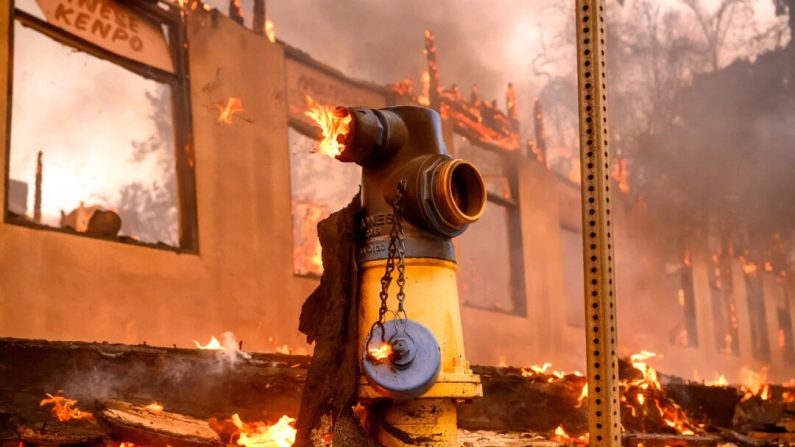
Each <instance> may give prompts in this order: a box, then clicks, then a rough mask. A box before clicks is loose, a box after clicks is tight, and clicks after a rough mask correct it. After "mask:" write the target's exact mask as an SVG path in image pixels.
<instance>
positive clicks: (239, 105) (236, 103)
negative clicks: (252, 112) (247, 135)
mask: <svg viewBox="0 0 795 447" xmlns="http://www.w3.org/2000/svg"><path fill="white" fill-rule="evenodd" d="M215 106H216V107H218V112H220V113H219V115H218V119H217V120H216V121H217V122H219V123H226V124H232V117H233V116H235V114H236V113H240V112H242V111H243V102H242V101H241V100H240V98H237V97H235V96H233V97H231V98H229V100H228V101H227V102H226V105H224V104H223V103H219V104H216V105H215Z"/></svg>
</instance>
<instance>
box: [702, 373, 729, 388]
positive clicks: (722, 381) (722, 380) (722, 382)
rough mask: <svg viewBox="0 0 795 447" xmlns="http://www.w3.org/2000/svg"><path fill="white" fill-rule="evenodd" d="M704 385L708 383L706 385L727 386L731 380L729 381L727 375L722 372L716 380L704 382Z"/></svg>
mask: <svg viewBox="0 0 795 447" xmlns="http://www.w3.org/2000/svg"><path fill="white" fill-rule="evenodd" d="M704 385H706V386H718V387H727V386H729V381H728V380H726V376H724V375H723V374H721V375H720V376H718V378H717V379H715V380H712V381H708V382H704Z"/></svg>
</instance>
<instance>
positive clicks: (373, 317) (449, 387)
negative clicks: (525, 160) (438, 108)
mask: <svg viewBox="0 0 795 447" xmlns="http://www.w3.org/2000/svg"><path fill="white" fill-rule="evenodd" d="M347 111H348V113H350V114H351V115H352V121H351V132H350V134H349V135H348V136H347V140H346V143H345V150H344V151H343V152H342V153H341V154H340V155H339V156H338V157H337V158H338V159H340V160H342V161H348V162H355V163H357V164H359V165H361V166H362V194H361V197H362V215H361V216H360V226H359V237H360V239H359V241H357V261H358V264H359V306H360V313H359V322H358V332H359V336H358V338H359V350H360V352H359V354H360V356H359V358H360V359H362V360H361V361H362V362H368V361H369V360H368V357H367V356H368V353H367V352H366V350H367V348H366V346H367V343H368V342H369V341H370V340H371V339H372V336H371V331H372V330H373V323H374V322H376V321H378V320H379V317H380V315H381V313H382V310H383V309H382V302H381V301H382V297H383V294H382V291H383V285H382V280H383V278H384V275H385V273H384V272H385V269H386V268H387V262H388V261H387V258H388V253H389V246H390V242H392V239H393V238H394V232H393V231H392V230H393V225H394V223H395V220H396V219H399V220H401V221H402V230H401V237H402V235H403V234H405V237H402V240H401V241H400V244H402V245H403V246H404V247H405V264H404V265H405V297H406V298H405V310H406V313H405V316H406V317H407V318H408V320H410V321H411V322H412V324H415V323H416V324H417V325H418V326H415V327H418V328H423V329H427V330H428V331H429V332H430V333H431V334H432V335H433V337H435V340H436V342H437V343H438V347H437V346H436V345H433V349H438V352H439V354H440V362H439V363H440V365H439V367H438V370H437V371H438V375H434V376H433V379H435V381H434V380H430V381H428V383H420V384H418V385H420V386H421V387H420V388H417V389H420V390H421V394H420V395H418V396H417V395H415V394H419V392H418V393H412V390H413V389H408V390H406V389H403V388H400V389H398V387H397V386H396V387H394V389H393V387H390V386H389V384H383V383H376V381H374V380H372V379H371V380H368V378H367V377H365V376H364V375H362V374H360V378H359V384H358V389H357V397H358V398H359V400H360V402H361V403H362V404H363V405H365V407H366V408H367V414H366V425H367V428H368V429H369V430H370V431H371V432H372V433H373V434H374V435H375V436H376V437H377V439H378V441H379V442H380V443H381V444H383V445H384V446H387V447H390V446H409V445H411V446H454V445H457V428H456V410H455V403H456V402H457V401H466V400H470V399H473V398H476V397H480V396H482V387H481V384H480V378H479V376H477V375H475V374H473V373H472V371H471V370H470V368H469V363H468V362H467V360H466V356H465V353H464V340H463V333H462V325H461V316H460V308H459V300H458V287H457V281H456V262H455V252H454V248H453V243H452V238H453V237H454V236H457V235H458V234H461V233H462V232H463V231H464V230H465V229H466V227H467V226H468V225H469V224H470V223H472V222H474V221H476V220H477V219H478V218H479V217H480V216H481V215H482V213H483V210H484V207H485V199H486V189H485V185H484V183H483V179H482V177H481V176H480V173H479V172H478V170H477V168H475V167H474V166H473V165H472V164H471V163H469V162H466V161H463V160H456V159H453V158H451V157H450V156H449V155H448V154H447V150H446V147H445V145H444V142H443V140H442V132H441V121H440V118H439V115H438V114H437V113H436V112H435V111H433V110H430V109H426V108H423V107H411V106H401V107H392V108H386V109H380V110H373V109H364V108H352V109H347ZM401 183H402V185H403V186H404V188H405V190H404V191H402V192H400V193H399V192H398V189H399V188H398V185H399V184H401ZM398 194H403V195H404V196H402V197H401V199H402V200H403V201H404V202H403V207H401V210H402V214H404V215H403V216H398V217H396V216H395V213H393V204H394V203H395V198H396V196H397V195H398ZM397 289H398V286H397V284H396V283H395V282H394V281H392V283H391V285H389V286H388V296H389V297H394V296H395V295H396V294H397V291H398V290H397ZM394 321H398V322H399V321H402V320H399V319H396V320H394ZM396 324H398V323H396ZM409 328H411V326H409ZM409 338H411V337H410V336H409ZM417 338H418V340H420V339H421V337H417ZM418 343H424V342H423V341H418ZM422 348H427V346H425V345H423V346H422ZM421 361H424V360H419V359H414V360H413V362H421ZM362 366H364V365H363V364H360V371H362V370H363V368H362ZM393 371H394V374H395V376H396V377H399V375H400V374H412V368H411V365H409V366H408V367H405V366H403V365H396V367H395V368H393ZM423 377H426V376H423ZM422 380H424V379H422ZM423 385H424V386H423Z"/></svg>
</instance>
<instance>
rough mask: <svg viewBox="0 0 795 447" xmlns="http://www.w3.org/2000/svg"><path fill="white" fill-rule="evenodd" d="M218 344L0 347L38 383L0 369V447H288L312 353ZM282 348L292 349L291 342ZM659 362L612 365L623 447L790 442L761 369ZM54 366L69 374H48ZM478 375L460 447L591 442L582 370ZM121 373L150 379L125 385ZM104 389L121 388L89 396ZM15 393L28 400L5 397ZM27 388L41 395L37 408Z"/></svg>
mask: <svg viewBox="0 0 795 447" xmlns="http://www.w3.org/2000/svg"><path fill="white" fill-rule="evenodd" d="M215 340H216V342H217V343H212V339H211V342H210V343H207V344H202V343H196V345H197V347H196V348H195V349H166V348H152V347H135V346H124V345H107V344H102V345H95V344H89V343H85V344H75V343H64V342H31V341H20V340H0V355H3V356H12V355H13V356H14V358H18V359H20V360H19V362H18V365H15V368H16V369H17V370H18V371H24V370H27V369H28V368H39V369H41V368H42V367H44V369H42V371H44V372H43V373H42V374H41V375H36V376H35V377H33V376H31V377H25V378H22V377H21V376H20V374H19V373H18V371H17V372H16V373H14V372H9V371H5V370H0V384H2V385H0V391H2V392H0V442H6V441H8V442H13V443H14V445H15V446H18V445H20V444H19V443H21V445H22V446H27V445H37V444H42V443H46V444H48V445H66V444H73V443H75V442H81V443H84V444H88V445H100V444H101V445H104V446H112V447H116V446H120V445H125V446H127V447H135V446H146V445H166V444H169V445H191V446H214V447H220V446H223V445H226V446H233V445H242V446H273V447H283V446H290V445H292V443H293V441H294V436H295V428H294V427H295V420H294V419H293V418H294V417H295V416H296V415H297V409H298V405H299V402H300V390H301V389H302V387H303V382H304V380H305V377H306V376H305V375H306V371H307V369H306V368H307V365H308V362H309V359H308V357H299V356H290V355H285V354H255V353H245V354H246V355H247V357H240V356H239V355H238V354H239V353H240V352H241V350H240V344H239V342H238V341H237V340H235V339H234V338H233V337H232V336H231V333H226V334H224V335H222V336H220V337H216V338H215ZM208 346H210V347H212V346H216V349H207V347H208ZM217 346H222V347H223V350H218V349H217ZM282 348H283V349H282ZM280 350H286V351H288V352H289V348H288V347H286V346H284V347H280ZM227 351H229V352H233V353H235V354H234V355H235V356H236V357H235V358H236V359H237V360H236V362H235V363H231V362H227V361H226V360H225V359H226V357H225V356H226V355H227ZM655 358H656V356H655V354H654V353H651V352H647V351H643V352H640V353H637V354H634V355H632V356H630V357H629V358H626V359H624V360H622V361H621V363H620V368H619V372H620V380H619V386H620V389H621V395H622V400H621V407H622V408H621V410H622V426H623V431H624V436H625V445H631V446H637V445H644V446H646V447H650V446H657V445H659V446H662V445H711V446H717V445H731V444H733V445H753V446H766V445H771V446H772V445H779V444H781V443H791V442H795V388H793V387H792V385H793V384H787V386H777V385H773V384H770V383H769V382H768V381H767V377H766V372H765V371H764V370H762V371H753V370H750V369H748V370H746V371H745V372H744V373H743V375H742V378H743V383H742V384H740V385H737V386H736V387H732V386H729V385H728V381H727V380H726V379H725V377H723V378H721V377H719V376H718V377H716V379H715V380H712V381H709V382H688V381H685V380H683V379H678V378H675V377H671V376H666V375H664V374H660V373H658V372H657V371H656V369H655V368H654V367H653V366H652V365H651V363H653V362H654V359H655ZM56 364H57V365H64V364H69V365H71V366H70V369H69V370H68V371H67V370H63V369H60V370H59V369H58V368H51V367H49V366H47V365H56ZM42 365H43V366H42ZM473 369H474V370H475V372H476V373H477V374H479V375H480V376H481V378H482V381H483V387H484V397H483V398H482V399H478V400H475V401H474V402H473V403H471V404H467V405H460V406H459V408H458V423H459V426H460V427H461V431H460V436H459V441H460V445H461V446H468V447H474V446H506V447H507V446H511V447H513V446H527V445H532V446H539V447H540V446H550V447H551V446H555V445H560V444H567V445H574V446H576V445H586V444H587V443H588V436H587V434H586V431H587V416H586V415H587V406H588V399H587V397H588V387H587V385H586V379H585V377H584V376H583V374H581V373H580V372H577V371H573V372H566V371H560V370H556V369H555V368H554V367H553V365H552V364H550V363H543V364H540V365H531V366H530V367H527V368H514V367H509V366H502V367H484V366H479V367H478V366H475V367H473ZM121 371H124V372H126V374H132V373H133V372H135V371H140V372H145V373H144V374H140V376H141V377H140V380H137V379H136V381H135V382H129V383H128V382H125V381H126V380H128V379H124V378H123V377H124V374H122V373H121ZM151 377H158V380H154V381H153V380H151ZM111 378H113V379H111ZM109 380H110V381H111V382H112V381H113V380H116V381H119V382H120V383H119V384H118V386H115V387H114V386H111V387H110V388H108V387H107V385H106V386H104V387H100V388H107V389H95V386H96V384H97V383H107V382H108V381H109ZM58 381H61V382H62V383H65V384H67V386H65V389H66V391H65V392H52V390H47V387H49V386H51V383H55V382H58ZM22 383H24V384H25V387H26V388H25V389H26V390H28V391H26V392H16V391H13V390H15V389H19V388H20V387H21V384H22ZM9 390H11V391H9ZM31 390H41V394H38V395H37V396H36V397H37V399H36V400H35V401H33V400H31V399H30V395H31ZM133 390H134V391H133ZM727 443H730V444H727Z"/></svg>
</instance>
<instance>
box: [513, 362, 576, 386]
mask: <svg viewBox="0 0 795 447" xmlns="http://www.w3.org/2000/svg"><path fill="white" fill-rule="evenodd" d="M551 367H552V363H550V362H545V363H544V364H543V365H540V366H539V365H530V369H529V370H526V369H524V368H522V377H537V376H542V378H545V379H546V381H547V382H549V383H552V382H554V381H555V380H561V379H563V378H564V377H566V376H567V375H574V376H582V373H581V372H579V371H573V372H565V371H558V370H551V371H550V368H551Z"/></svg>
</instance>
